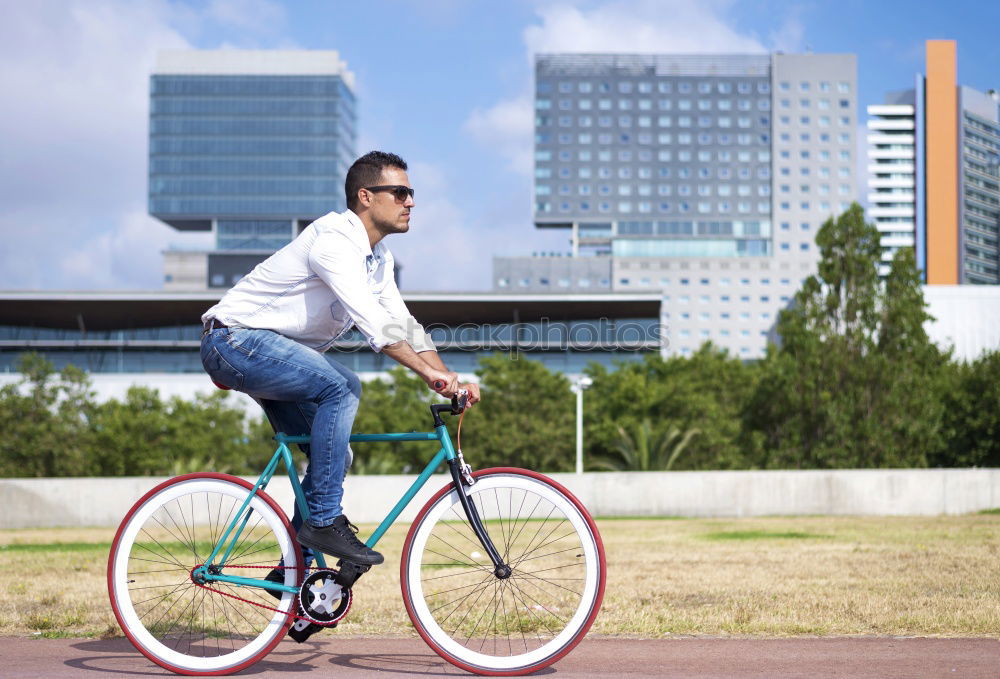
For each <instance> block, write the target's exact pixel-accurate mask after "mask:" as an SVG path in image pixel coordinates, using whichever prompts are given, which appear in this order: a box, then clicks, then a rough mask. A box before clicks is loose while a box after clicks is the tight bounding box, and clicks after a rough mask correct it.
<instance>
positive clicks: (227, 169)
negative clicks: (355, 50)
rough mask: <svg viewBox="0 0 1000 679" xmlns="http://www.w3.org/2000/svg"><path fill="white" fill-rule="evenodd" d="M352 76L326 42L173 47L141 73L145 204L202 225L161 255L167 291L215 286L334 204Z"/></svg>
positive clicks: (340, 197) (343, 167) (351, 106)
mask: <svg viewBox="0 0 1000 679" xmlns="http://www.w3.org/2000/svg"><path fill="white" fill-rule="evenodd" d="M353 84H354V81H353V75H352V74H351V73H350V72H349V71H347V69H346V65H345V64H344V63H343V62H342V61H341V60H340V58H339V57H338V55H337V53H336V52H331V51H239V50H222V51H197V50H190V51H174V52H164V53H162V54H161V55H160V58H159V61H158V64H157V67H156V71H155V72H154V73H153V75H152V76H151V78H150V126H149V212H150V214H151V215H153V216H154V217H157V218H158V219H160V220H162V221H164V222H165V223H167V224H169V225H170V226H172V227H174V228H175V229H178V230H181V231H211V232H213V234H214V235H215V250H213V251H212V252H196V253H191V252H168V253H167V257H166V265H167V267H166V268H167V271H166V281H165V282H166V284H167V287H168V288H177V287H194V288H204V287H211V288H226V287H229V286H230V285H232V284H233V283H234V282H235V281H236V280H238V279H239V277H240V276H242V275H243V274H244V273H245V272H246V271H247V270H248V269H249V268H252V266H253V265H254V264H256V263H257V262H259V261H260V260H262V259H263V258H264V257H266V256H267V255H268V254H270V253H272V252H274V251H275V250H277V249H279V248H281V247H282V246H284V245H285V244H286V243H288V242H289V241H290V240H291V239H292V238H294V237H295V235H297V233H298V232H299V231H300V230H301V229H302V228H304V227H305V226H306V225H308V224H309V223H310V222H311V221H313V220H314V219H316V218H317V217H319V216H321V215H323V214H326V213H327V212H330V211H331V210H336V211H343V210H344V209H346V205H345V202H344V188H343V187H344V178H345V175H346V173H347V169H348V168H349V167H350V164H351V162H352V161H353V160H354V156H355V138H356V119H355V97H354V93H353Z"/></svg>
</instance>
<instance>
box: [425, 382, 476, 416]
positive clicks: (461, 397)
mask: <svg viewBox="0 0 1000 679" xmlns="http://www.w3.org/2000/svg"><path fill="white" fill-rule="evenodd" d="M433 386H434V391H440V390H442V389H444V380H434V385H433ZM468 407H469V390H468V389H459V390H458V391H457V392H456V393H455V395H454V396H452V397H451V414H452V415H461V414H462V412H463V411H464V410H465V409H466V408H468Z"/></svg>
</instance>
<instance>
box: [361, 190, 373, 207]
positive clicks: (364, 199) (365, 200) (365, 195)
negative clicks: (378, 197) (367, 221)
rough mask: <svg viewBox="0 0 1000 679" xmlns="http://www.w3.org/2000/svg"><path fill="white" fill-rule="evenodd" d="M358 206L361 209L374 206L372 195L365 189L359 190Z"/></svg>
mask: <svg viewBox="0 0 1000 679" xmlns="http://www.w3.org/2000/svg"><path fill="white" fill-rule="evenodd" d="M358 205H359V206H361V207H371V206H372V194H371V192H369V191H367V190H365V189H358Z"/></svg>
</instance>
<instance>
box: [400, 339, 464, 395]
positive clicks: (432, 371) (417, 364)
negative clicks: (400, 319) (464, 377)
mask: <svg viewBox="0 0 1000 679" xmlns="http://www.w3.org/2000/svg"><path fill="white" fill-rule="evenodd" d="M382 353H383V354H385V355H386V356H388V357H389V358H391V359H393V360H394V361H396V362H397V363H399V364H400V365H403V366H406V367H407V368H409V369H410V370H412V371H413V372H415V373H416V374H417V375H418V376H419V377H420V379H422V380H423V381H424V382H426V383H427V386H428V387H430V388H431V389H433V390H434V391H436V392H438V393H440V394H443V395H445V396H452V395H454V393H455V392H456V391H458V375H457V374H456V373H453V372H448V370H447V368H444V363H442V362H441V359H440V358H437V352H436V351H433V352H431V351H425V352H422V353H421V354H418V353H417V352H415V351H414V350H413V347H411V346H410V344H409V343H408V342H406V341H405V340H403V341H401V342H395V343H393V344H387V345H385V346H384V347H382ZM430 353H432V354H434V360H433V362H432V361H428V360H426V359H425V358H424V354H430ZM439 366H440V367H439ZM435 382H441V383H443V384H444V387H442V388H440V389H438V388H436V387H435V385H434V383H435Z"/></svg>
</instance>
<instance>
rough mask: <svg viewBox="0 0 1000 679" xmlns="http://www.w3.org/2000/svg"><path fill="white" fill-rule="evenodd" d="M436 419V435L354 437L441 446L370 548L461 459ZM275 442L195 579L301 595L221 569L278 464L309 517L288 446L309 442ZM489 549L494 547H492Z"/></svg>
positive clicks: (281, 437)
mask: <svg viewBox="0 0 1000 679" xmlns="http://www.w3.org/2000/svg"><path fill="white" fill-rule="evenodd" d="M435 420H436V421H435V428H434V431H433V432H417V431H414V432H409V433H401V434H355V435H354V436H351V443H375V442H379V441H385V442H392V441H437V442H438V443H439V444H440V446H441V447H440V449H439V450H438V452H437V454H436V455H435V456H434V457H433V458H431V461H430V462H428V463H427V466H426V467H424V470H423V471H422V472H420V475H419V476H418V477H417V478H416V480H415V481H414V482H413V484H412V485H411V486H410V488H409V490H407V491H406V493H405V494H404V495H403V497H402V498H401V499H400V500H399V502H397V503H396V506H394V507H393V508H392V509H391V510H390V511H389V513H388V514H387V515H386V517H385V518H384V519H383V520H382V523H380V524H379V525H378V528H376V529H375V532H373V533H372V534H371V536H370V537H369V538H368V539H367V540H366V541H365V544H366V545H368V547H374V546H375V545H376V544H377V543H378V541H379V540H380V539H381V537H382V536H383V535H384V534H385V532H386V531H387V530H389V527H390V526H391V525H392V524H393V522H394V521H395V520H396V519H397V518H398V517H399V515H400V514H401V513H402V511H403V510H404V509H406V506H407V505H408V504H409V503H410V501H411V500H412V499H413V497H414V496H415V495H416V494H417V493H418V492H420V489H421V488H423V487H424V484H425V483H427V479H429V478H430V477H431V474H433V473H434V472H435V471H436V470H437V468H438V467H439V466H440V465H441V463H442V462H449V463H451V465H452V467H453V469H454V468H456V461H457V459H458V458H457V457H456V454H455V448H454V446H453V445H452V443H451V436H450V435H449V434H448V428H447V427H446V426H445V425H444V423H441V424H438V422H440V417H439V416H438V415H437V413H436V412H435ZM274 439H275V440H276V441H277V442H278V449H277V450H275V451H274V455H273V456H272V457H271V461H270V462H269V463H268V465H267V467H266V468H265V469H264V473H262V474H261V475H260V478H259V479H257V483H256V484H254V487H253V490H252V491H250V494H249V495H247V499H246V500H245V501H244V502H243V505H242V506H241V507H240V510H239V511H238V512H237V513H236V516H235V517H234V518H233V520H232V521H230V522H229V525H228V527H227V528H226V531H225V533H223V535H222V538H221V539H220V540H219V542H218V543H217V544H216V545H215V549H214V550H213V551H212V554H211V556H209V557H208V559H207V560H206V561H205V563H204V564H202V565H201V566H199V567H198V568H196V569H194V571H193V572H192V576H193V577H195V578H197V579H199V580H200V581H202V582H206V583H207V582H226V583H230V584H233V585H236V586H238V587H259V588H262V589H268V590H271V591H274V592H290V593H292V594H297V593H298V588H297V587H292V586H290V585H283V584H280V583H276V582H271V581H270V580H264V579H256V578H243V577H239V576H235V575H225V574H223V573H222V568H224V567H225V565H226V562H227V561H228V559H229V556H230V554H231V553H232V551H233V548H234V547H235V546H236V544H237V543H238V542H239V539H240V536H241V535H242V533H243V530H244V528H245V527H246V525H247V522H248V521H249V520H250V517H251V515H252V514H253V510H252V509H250V501H251V500H252V499H253V497H254V495H256V494H257V492H258V491H263V490H264V489H265V488H267V484H268V483H269V482H270V481H271V478H272V477H273V476H274V473H275V472H276V471H277V469H278V462H279V461H280V462H283V463H284V464H285V470H286V471H287V472H288V479H289V481H291V483H292V491H293V493H294V494H295V503H296V505H297V506H298V508H299V511H300V512H301V513H302V517H303V519H308V518H309V508H308V507H307V506H306V498H305V494H304V493H303V491H302V484H300V483H299V477H298V474H297V473H296V471H295V463H294V461H293V460H292V451H291V450H290V449H289V447H288V446H289V444H296V443H298V444H301V443H309V437H308V436H289V435H287V434H282V433H278V434H276V435H275V437H274ZM463 499H464V498H463ZM463 505H465V502H463ZM477 519H478V517H477ZM477 533H478V531H477ZM490 547H492V544H491V545H490ZM220 553H221V557H220ZM216 559H218V561H216ZM316 563H317V566H318V567H319V568H326V560H325V559H324V557H323V555H322V554H321V553H319V552H316Z"/></svg>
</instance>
